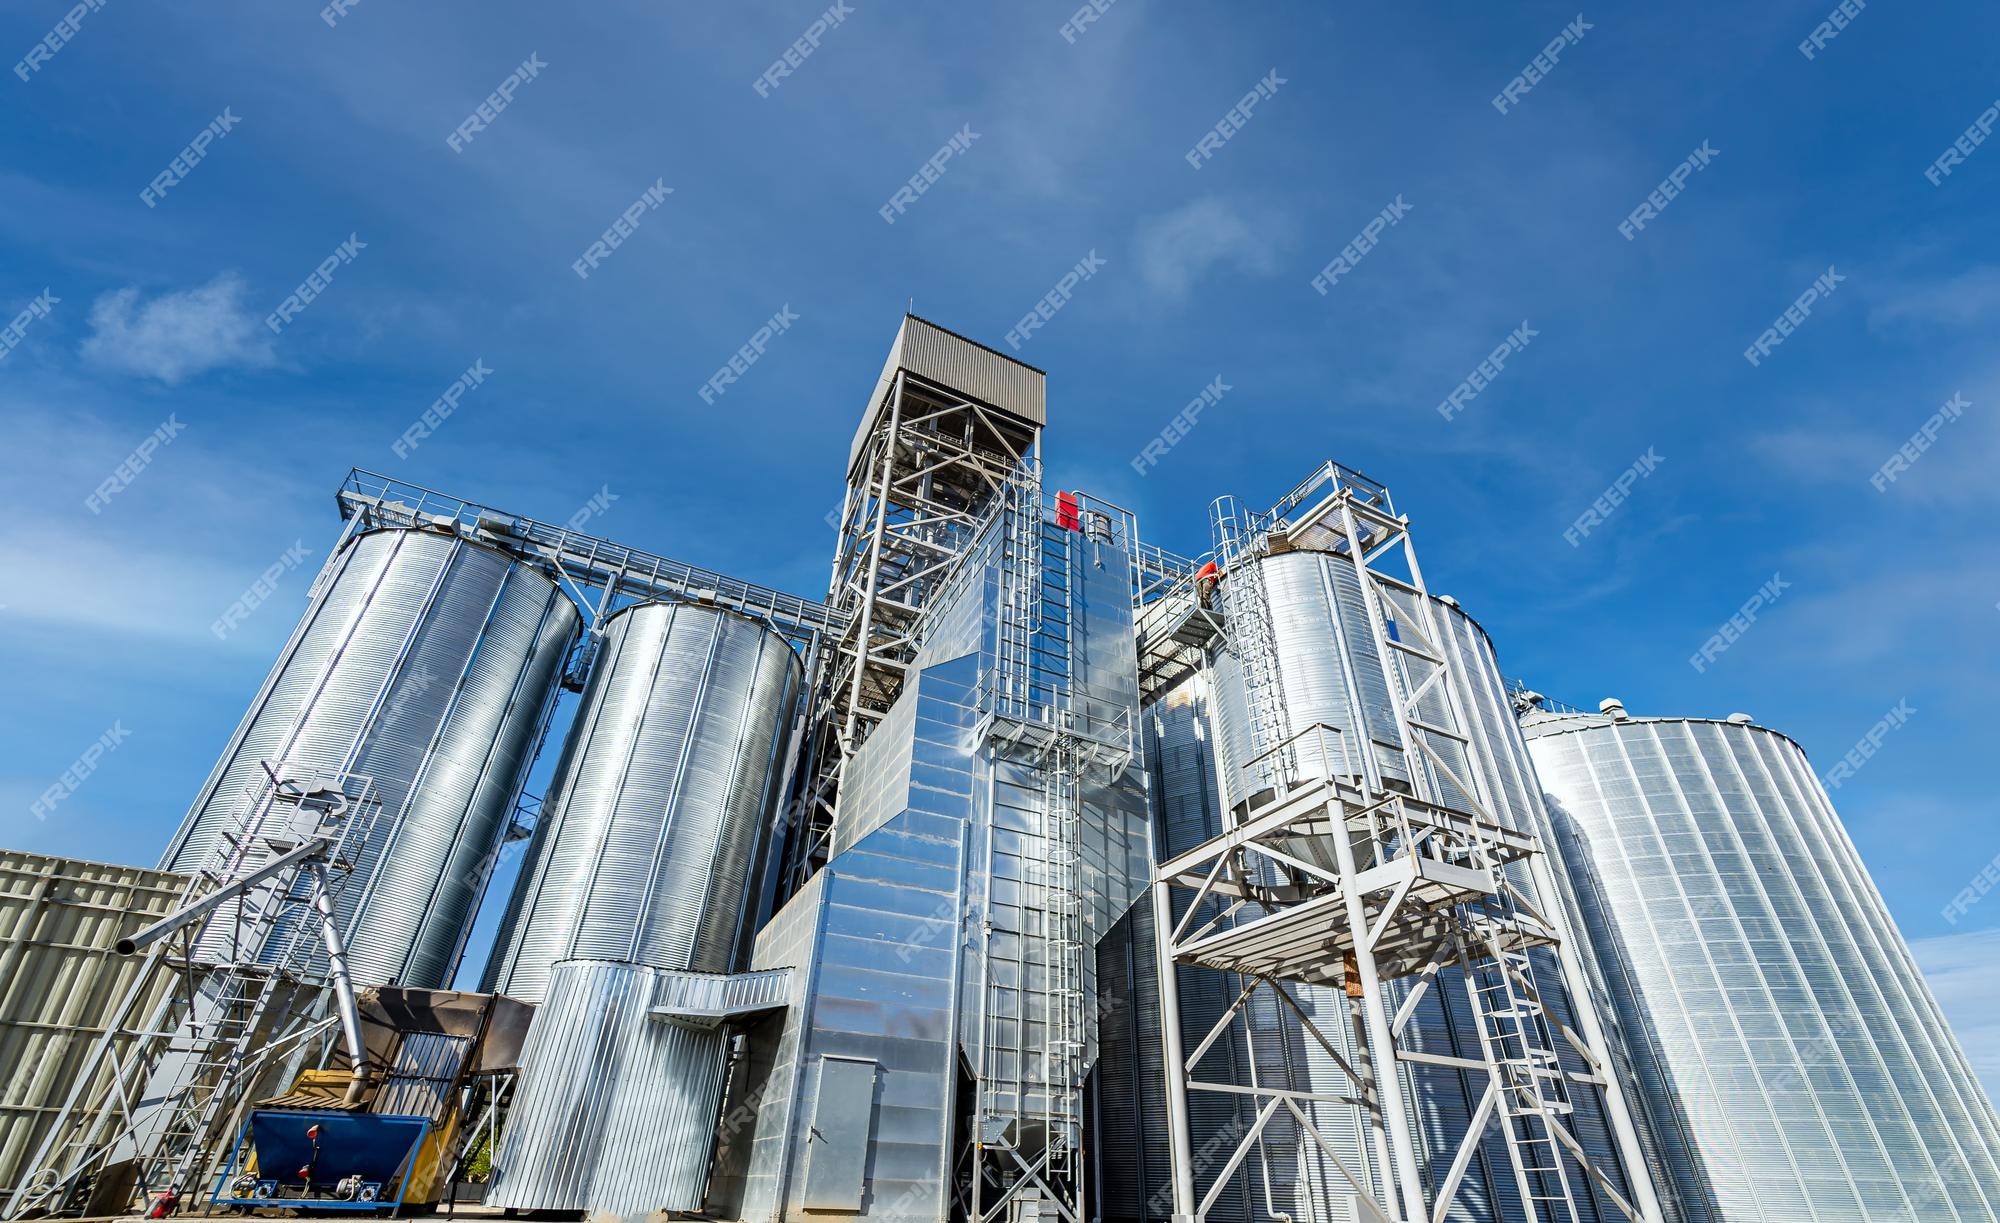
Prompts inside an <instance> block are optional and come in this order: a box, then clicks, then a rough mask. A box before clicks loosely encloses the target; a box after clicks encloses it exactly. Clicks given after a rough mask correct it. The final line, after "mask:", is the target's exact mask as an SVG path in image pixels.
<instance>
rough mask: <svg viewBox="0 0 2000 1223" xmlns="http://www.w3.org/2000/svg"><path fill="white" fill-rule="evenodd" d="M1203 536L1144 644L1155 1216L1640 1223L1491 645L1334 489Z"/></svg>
mask: <svg viewBox="0 0 2000 1223" xmlns="http://www.w3.org/2000/svg"><path fill="white" fill-rule="evenodd" d="M1213 522H1214V523H1215V526H1216V528H1217V531H1216V541H1215V542H1216V545H1217V547H1216V551H1215V553H1214V554H1213V560H1214V563H1213V564H1211V565H1204V566H1201V567H1199V569H1198V570H1194V569H1191V571H1190V573H1191V578H1192V580H1191V581H1190V582H1188V583H1187V584H1186V585H1185V586H1183V587H1182V588H1181V589H1180V590H1178V591H1174V592H1169V593H1167V594H1165V595H1164V596H1162V597H1161V598H1159V599H1158V600H1156V601H1155V602H1154V603H1153V604H1152V605H1150V606H1149V607H1148V608H1147V609H1146V610H1145V611H1144V612H1143V613H1142V616H1141V645H1140V652H1141V661H1140V667H1141V674H1142V676H1158V677H1160V682H1159V684H1158V686H1157V687H1155V688H1152V689H1149V691H1148V693H1147V695H1148V697H1149V704H1148V706H1147V713H1148V716H1147V719H1146V727H1147V731H1148V732H1149V733H1148V751H1149V761H1150V764H1151V767H1152V773H1153V776H1152V783H1153V786H1152V797H1153V800H1154V804H1155V808H1154V809H1155V818H1156V821H1157V827H1158V828H1159V830H1160V831H1161V832H1162V833H1164V834H1165V835H1164V840H1165V842H1166V846H1165V848H1166V853H1164V854H1163V855H1162V863H1161V867H1160V875H1161V877H1162V879H1163V885H1162V886H1161V887H1160V888H1158V889H1157V890H1156V900H1155V909H1154V922H1153V925H1154V930H1153V931H1152V932H1149V933H1148V934H1147V936H1146V937H1145V939H1144V941H1155V939H1157V941H1158V942H1159V943H1163V944H1165V950H1164V951H1163V952H1162V960H1163V963H1164V962H1167V961H1170V962H1172V963H1173V964H1174V966H1175V969H1176V971H1175V972H1174V973H1173V974H1172V975H1171V976H1168V975H1165V974H1164V973H1162V974H1161V975H1160V976H1159V977H1158V978H1157V979H1158V981H1159V982H1160V986H1161V988H1162V989H1163V991H1165V990H1168V989H1171V993H1172V995H1173V996H1172V997H1165V998H1163V999H1162V1003H1161V1008H1160V1009H1161V1010H1163V1011H1164V1012H1165V1013H1166V1014H1167V1015H1169V1016H1171V1015H1174V1014H1176V1013H1178V1016H1179V1019H1180V1023H1179V1025H1178V1030H1176V1025H1173V1024H1172V1023H1169V1024H1167V1025H1166V1027H1165V1030H1164V1032H1163V1033H1162V1035H1163V1037H1164V1043H1165V1050H1164V1058H1163V1059H1162V1064H1163V1065H1164V1066H1165V1068H1166V1070H1167V1078H1168V1083H1169V1092H1168V1098H1169V1112H1170V1113H1172V1112H1176V1111H1178V1112H1180V1113H1181V1114H1182V1117H1183V1118H1184V1119H1183V1120H1182V1121H1181V1122H1180V1123H1179V1126H1180V1127H1184V1132H1185V1134H1186V1137H1185V1138H1182V1139H1180V1140H1179V1141H1181V1142H1184V1143H1185V1144H1186V1145H1185V1146H1184V1147H1183V1148H1182V1149H1181V1150H1180V1151H1178V1152H1177V1153H1176V1156H1175V1159H1174V1160H1173V1163H1174V1164H1176V1165H1182V1167H1176V1168H1175V1176H1176V1178H1177V1179H1178V1181H1179V1183H1178V1184H1176V1185H1174V1186H1173V1187H1172V1188H1173V1193H1172V1197H1173V1209H1172V1213H1173V1214H1176V1215H1178V1214H1183V1213H1191V1214H1193V1215H1194V1216H1195V1217H1197V1218H1199V1219H1203V1220H1239V1219H1255V1218H1261V1217H1275V1216H1286V1217H1292V1218H1299V1219H1304V1218H1311V1219H1314V1220H1330V1221H1334V1223H1346V1221H1347V1220H1372V1219H1376V1218H1379V1217H1381V1212H1385V1211H1386V1213H1387V1214H1388V1215H1389V1216H1390V1217H1396V1218H1402V1217H1415V1216H1417V1215H1419V1214H1421V1215H1422V1216H1424V1217H1431V1216H1432V1214H1433V1212H1435V1215H1436V1217H1440V1218H1444V1217H1451V1218H1459V1217H1463V1218H1468V1219H1472V1218H1477V1219H1491V1220H1496V1221H1516V1220H1520V1221H1527V1223H1540V1221H1542V1220H1550V1219H1557V1218H1560V1219H1562V1220H1564V1221H1565V1223H1568V1221H1569V1220H1572V1219H1574V1220H1579V1221H1584V1223H1594V1221H1599V1220H1603V1221H1610V1220H1622V1219H1625V1218H1627V1217H1635V1218H1636V1217H1644V1218H1648V1219H1652V1218H1656V1217H1658V1216H1657V1213H1656V1212H1657V1210H1658V1207H1657V1205H1656V1204H1655V1203H1654V1200H1653V1193H1652V1185H1651V1180H1652V1177H1651V1174H1650V1171H1649V1169H1648V1168H1647V1167H1646V1166H1645V1165H1646V1158H1645V1150H1644V1145H1645V1144H1644V1140H1643V1139H1642V1138H1641V1136H1640V1135H1639V1134H1638V1133H1637V1132H1636V1130H1635V1127H1634V1126H1633V1124H1632V1120H1631V1117H1630V1115H1629V1112H1628V1110H1627V1108H1626V1104H1625V1100H1624V1098H1623V1093H1622V1092H1621V1090H1620V1088H1619V1086H1618V1085H1617V1082H1618V1080H1617V1077H1616V1074H1615V1067H1614V1064H1613V1063H1614V1062H1615V1060H1616V1058H1615V1053H1614V1052H1613V1051H1612V1049H1611V1045H1610V1042H1609V1040H1608V1038H1607V1037H1606V1036H1605V1034H1604V1032H1603V1030H1602V1028H1601V1025H1600V1024H1599V1023H1598V1021H1597V1017H1596V1010H1595V1007H1594V1006H1593V1005H1592V1002H1591V1000H1590V998H1589V996H1588V986H1587V983H1586V982H1584V981H1583V980H1582V975H1581V966H1582V964H1583V963H1584V962H1585V959H1584V958H1583V957H1582V954H1581V951H1580V948H1579V946H1578V944H1579V941H1580V940H1578V938H1577V937H1576V935H1575V933H1574V932H1573V931H1571V930H1569V929H1568V928H1567V923H1566V922H1564V921H1563V914H1562V912H1561V911H1560V907H1559V905H1558V904H1554V903H1551V902H1554V901H1555V900H1556V897H1555V896H1553V895H1552V892H1553V888H1552V885H1551V876H1550V874H1549V870H1548V866H1547V855H1546V854H1545V852H1544V851H1543V849H1542V848H1541V846H1540V844H1539V842H1538V841H1537V839H1536V836H1535V834H1536V832H1537V831H1538V830H1539V828H1540V820H1541V814H1542V813H1541V810H1540V795H1539V792H1538V790H1537V788H1536V787H1535V785H1534V784H1533V781H1532V770H1531V769H1530V767H1529V765H1528V761H1527V755H1526V749H1525V747H1524V745H1523V743H1522V740H1521V736H1520V734H1519V731H1518V729H1517V728H1516V726H1515V724H1514V721H1513V715H1512V707H1511V704H1510V701H1509V698H1508V695H1507V692H1506V688H1505V685H1504V684H1503V683H1502V681H1501V678H1500V673H1499V669H1498V667H1497V665H1496V662H1495V659H1494V654H1493V648H1492V645H1491V643H1490V642H1489V641H1488V640H1487V638H1486V635H1485V633H1484V632H1483V630H1481V629H1480V627H1479V626H1478V624H1477V623H1476V622H1474V621H1473V620H1472V619H1471V618H1470V617H1469V616H1467V615H1466V614H1465V613H1464V612H1463V611H1461V610H1460V609H1459V607H1458V605H1457V603H1456V602H1455V601H1454V600H1452V599H1450V598H1447V597H1433V596H1432V595H1431V594H1430V593H1429V592H1428V590H1427V588H1426V587H1425V586H1424V584H1423V578H1422V576H1421V573H1420V571H1419V570H1418V568H1417V565H1416V558H1415V555H1414V550H1413V548H1412V547H1411V545H1410V543H1409V537H1408V523H1407V520H1406V519H1404V518H1402V517H1401V516H1400V515H1398V514H1396V512H1395V510H1394V509H1393V506H1392V505H1391V503H1390V501H1389V497H1388V493H1387V491H1386V490H1384V489H1383V488H1381V487H1380V486H1379V485H1376V484H1374V483H1373V482H1372V481H1369V480H1367V479H1366V477H1363V476H1359V475H1358V474H1356V473H1353V472H1351V471H1348V470H1347V469H1345V468H1341V467H1339V466H1338V465H1337V464H1326V465H1323V466H1322V467H1321V468H1320V469H1319V470H1318V471H1316V472H1315V473H1314V475H1313V476H1312V477H1310V478H1309V479H1308V480H1307V481H1305V482H1304V483H1303V484H1301V485H1300V486H1299V487H1298V488H1297V489H1296V490H1294V492H1293V493H1291V494H1290V495H1289V496H1288V497H1286V498H1284V499H1282V500H1281V501H1280V502H1279V503H1278V504H1277V505H1276V506H1275V507H1274V508H1273V509H1272V510H1271V511H1269V512H1266V513H1249V512H1245V511H1244V510H1243V509H1242V507H1241V506H1240V505H1238V504H1237V503H1235V502H1234V501H1233V499H1227V498H1225V499H1223V500H1222V501H1219V502H1218V503H1217V506H1216V509H1215V512H1214V514H1213ZM1197 653H1198V654H1199V659H1198V660H1197V657H1196V655H1197ZM1204 745H1206V746H1204ZM1390 812H1395V813H1397V814H1394V815H1389V814H1387V813H1390ZM1343 825H1344V826H1345V827H1346V829H1347V831H1346V832H1345V833H1344V834H1343V833H1341V832H1340V831H1338V830H1339V829H1341V828H1342V827H1343ZM1461 868H1465V869H1466V871H1467V873H1464V874H1459V873H1457V872H1458V871H1459V870H1460V869H1461ZM1447 877H1449V878H1450V879H1451V880H1452V882H1449V883H1447V882H1445V881H1446V879H1447ZM1397 880H1401V881H1402V882H1400V883H1398V882H1396V881H1397ZM1427 891H1428V892H1430V893H1431V894H1432V895H1433V897H1434V899H1433V900H1430V901H1417V900H1415V899H1413V898H1415V897H1418V896H1421V895H1424V894H1426V892H1427ZM1190 906H1193V907H1190ZM1167 923H1172V924H1173V926H1174V928H1173V929H1172V930H1171V931H1169V932H1167V933H1164V934H1162V933H1160V932H1161V931H1164V930H1165V928H1166V925H1167ZM1398 931H1401V932H1402V933H1401V934H1399V933H1398ZM1399 938H1402V939H1405V942H1404V945H1403V948H1402V949H1401V950H1396V949H1394V948H1393V944H1395V943H1396V941H1397V940H1398V939H1399ZM1177 1060H1183V1061H1184V1062H1185V1064H1186V1067H1187V1068H1186V1071H1185V1073H1184V1074H1181V1073H1177V1070H1176V1066H1175V1063H1176V1061H1177ZM1392 1067H1393V1070H1391V1068H1392ZM1385 1071H1388V1072H1389V1073H1387V1074H1385V1073H1384V1072H1385ZM1177 1080H1179V1083H1178V1084H1177ZM1378 1084H1379V1089H1378ZM1177 1094H1178V1096H1179V1099H1176V1098H1175V1097H1176V1095H1177ZM1176 1128H1179V1127H1177V1125H1176V1124H1175V1123H1174V1122H1173V1121H1172V1120H1170V1122H1169V1125H1168V1126H1167V1130H1168V1133H1169V1136H1172V1133H1173V1131H1174V1130H1175V1129H1176ZM1232 1151H1234V1152H1236V1154H1235V1156H1234V1157H1233V1158H1232V1161H1231V1162H1223V1159H1224V1157H1228V1156H1230V1153H1231V1152H1232ZM1208 1152H1217V1153H1218V1154H1215V1155H1212V1156H1211V1155H1208V1154H1205V1153H1208ZM1147 1188H1149V1189H1150V1188H1152V1186H1151V1185H1148V1186H1147ZM1161 1201H1162V1195H1161V1193H1160V1192H1158V1191H1155V1192H1153V1193H1150V1194H1146V1195H1143V1197H1142V1195H1138V1194H1134V1195H1130V1197H1129V1198H1128V1201H1127V1202H1126V1203H1124V1206H1125V1210H1124V1211H1122V1212H1121V1215H1120V1217H1130V1218H1151V1217H1156V1216H1157V1215H1159V1214H1160V1213H1162V1211H1161V1209H1160V1203H1161Z"/></svg>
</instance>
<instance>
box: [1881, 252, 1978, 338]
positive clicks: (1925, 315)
mask: <svg viewBox="0 0 2000 1223" xmlns="http://www.w3.org/2000/svg"><path fill="white" fill-rule="evenodd" d="M1996 310H2000V267H1990V266H1985V265H1981V266H1979V267H1975V268H1971V269H1969V270H1967V271H1964V272H1960V273H1959V274H1958V275H1956V276H1946V277H1939V278H1936V279H1932V280H1916V281H1905V282H1901V283H1896V284H1892V285H1891V286H1890V287H1889V288H1888V289H1887V290H1886V291H1885V292H1883V293H1881V294H1880V295H1879V301H1878V304H1877V305H1876V306H1875V308H1874V309H1872V310H1870V311H1869V313H1868V321H1869V322H1870V323H1873V324H1876V325H1878V326H1880V325H1884V324H1891V323H1909V324H1913V325H1917V326H1922V325H1926V324H1939V325H1943V326H1958V327H1969V326H1971V325H1973V324H1975V323H1978V322H1981V321H1982V320H1984V319H1987V318H1989V317H1991V316H1992V314H1993V313H1994V311H1996Z"/></svg>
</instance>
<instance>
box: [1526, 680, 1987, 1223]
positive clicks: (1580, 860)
mask: <svg viewBox="0 0 2000 1223" xmlns="http://www.w3.org/2000/svg"><path fill="white" fill-rule="evenodd" d="M1524 729H1525V732H1526V734H1527V738H1528V748H1529V751H1530V753H1531V755H1532V756H1533V758H1534V762H1535V767H1536V771H1537V772H1538V774H1539V775H1540V778H1541V783H1542V785H1543V787H1544V788H1545V789H1546V790H1547V792H1548V806H1549V810H1550V813H1551V817H1552V819H1553V822H1554V829H1555V835H1556V838H1557V840H1558V841H1559V842H1561V847H1562V849H1563V852H1564V856H1565V857H1566V858H1567V860H1568V862H1569V875H1570V882H1571V884H1572V885H1573V889H1574V891H1575V893H1576V896H1577V900H1578V904H1579V906H1580V908H1581V911H1582V914H1583V919H1584V922H1585V924H1586V926H1587V927H1588V929H1589V932H1590V936H1591V943H1592V945H1593V946H1594V948H1595V950H1596V952H1597V954H1598V956H1599V959H1600V962H1601V966H1602V975H1603V978H1604V979H1605V981H1606V982H1607V984H1608V987H1609V990H1610V994H1611V998H1612V1003H1613V1006H1614V1007H1615V1009H1616V1011H1617V1014H1618V1017H1619V1019H1620V1021H1621V1024H1622V1026H1623V1027H1624V1029H1625V1030H1626V1044H1627V1045H1628V1046H1629V1048H1630V1051H1631V1054H1632V1056H1633V1058H1634V1059H1635V1061H1636V1063H1637V1067H1638V1072H1639V1073H1638V1077H1637V1082H1638V1085H1639V1088H1640V1095H1641V1099H1642V1102H1643V1106H1644V1109H1645V1111H1647V1112H1648V1113H1649V1114H1650V1115H1651V1119H1652V1129H1653V1130H1654V1132H1655V1133H1656V1134H1657V1135H1658V1138H1659V1140H1660V1143H1661V1151H1662V1155H1663V1164H1664V1167H1665V1169H1666V1171H1667V1173H1668V1176H1669V1177H1670V1179H1671V1181H1672V1183H1673V1186H1674V1188H1675V1189H1676V1191H1677V1196H1678V1197H1679V1198H1680V1201H1681V1207H1682V1210H1683V1212H1684V1214H1685V1216H1686V1217H1687V1219H1688V1220H1689V1221H1690V1223H1724V1221H1728V1223H1737V1221H1739V1220H1740V1221H1743V1223H1767V1221H1768V1223H1792V1221H1793V1220H1798V1219H1814V1220H1819V1221H1821V1223H1862V1221H1864V1220H1866V1221H1871V1223H1872V1221H1874V1220H1880V1219H1917V1220H1922V1221H1924V1223H1931V1221H1933V1220H1935V1221H1938V1223H1944V1221H1947V1220H1949V1221H1958V1220H1980V1221H1982V1223H1990V1221H1991V1220H1993V1219H1995V1218H1996V1217H2000V1215H1996V1209H2000V1124H1996V1120H1995V1115H1994V1112H1993V1108H1992V1105H1991V1103H1990V1102H1989V1101H1988V1100H1987V1098H1986V1096H1985V1094H1984V1092H1983V1091H1982V1090H1981V1089H1980V1086H1979V1083H1978V1080H1977V1079H1976V1078H1975V1077H1974V1075H1973V1073H1972V1071H1971V1069H1970V1068H1969V1066H1968V1065H1967V1062H1966V1059H1965V1056H1964V1054H1963V1052H1962V1051H1961V1050H1960V1049H1959V1046H1958V1044H1957V1042H1956V1041H1955V1040H1954V1039H1953V1037H1952V1034H1951V1031H1950V1030H1949V1029H1948V1027H1947V1026H1946V1024H1945V1021H1944V1017H1943V1015H1942V1014H1941V1013H1940V1012H1939V1010H1938V1007H1937V1003H1936V1002H1935V1000H1934V999H1933V998H1932V997H1931V994H1930V991H1929V990H1928V988H1926V986H1925V985H1924V981H1923V978H1922V976H1921V975H1920V974H1919V972H1918V970H1917V967H1916V964H1915V962H1914V961H1913V960H1912V958H1911V956H1910V951H1909V948H1908V946H1907V945H1906V944H1905V943H1904V941H1903V938H1902V936H1901V934H1900V933H1898V931H1897V929H1896V926H1895V923H1894V922H1893V921H1892V920H1891V919H1890V916H1889V912H1888V908H1887V906H1886V905H1885V904H1884V903H1883V900H1882V897H1881V895H1880V894H1879V893H1878V892H1877V891H1876V890H1875V886H1874V884H1873V883H1872V882H1871V881H1870V879H1869V877H1868V872H1867V870H1866V869H1865V868H1864V867H1863V866H1862V864H1861V859H1860V857H1859V855H1858V854H1857V853H1856V851H1855V848H1854V845H1853V843H1852V842H1851V841H1850V840H1849V839H1848V837H1847V833H1846V831H1845V830H1844V829H1843V828H1842V826H1841V823H1840V819H1839V817H1838V816H1837V815H1836V814H1835V812H1834V809H1833V805H1832V803H1831V802H1830V801H1829V799H1828V797H1827V794H1826V791H1825V789H1824V788H1823V787H1822V786H1821V785H1820V782H1819V779H1818V778H1817V777H1815V776H1814V775H1813V771H1812V768H1811V766H1810V765H1809V764H1808V763H1807V760H1806V755H1805V752H1804V751H1803V750H1802V749H1801V748H1800V747H1799V745H1798V744H1797V743H1795V742H1793V741H1792V740H1791V739H1789V738H1787V737H1785V736H1784V735H1782V734H1779V733H1778V732H1776V731H1773V730H1769V729H1767V728H1765V727H1762V726H1758V725H1755V724H1754V723H1753V722H1751V720H1750V719H1749V718H1748V717H1746V716H1744V715H1735V716H1732V717H1731V718H1728V719H1726V720H1720V721H1717V720H1710V719H1704V718H1666V717H1632V716H1630V715H1629V714H1628V713H1627V712H1626V710H1625V708H1624V706H1623V705H1622V704H1620V703H1619V702H1617V701H1606V702H1604V709H1603V712H1601V713H1598V714H1583V713H1575V712H1554V711H1533V712H1530V713H1528V714H1527V715H1526V717H1525V718H1524Z"/></svg>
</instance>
